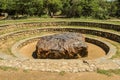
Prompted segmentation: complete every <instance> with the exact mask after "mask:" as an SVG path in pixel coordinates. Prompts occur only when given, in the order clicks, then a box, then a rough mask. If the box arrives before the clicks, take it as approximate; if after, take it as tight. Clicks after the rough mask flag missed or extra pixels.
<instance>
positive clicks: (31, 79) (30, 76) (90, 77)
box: [0, 70, 120, 80]
mask: <svg viewBox="0 0 120 80" xmlns="http://www.w3.org/2000/svg"><path fill="white" fill-rule="evenodd" d="M0 80H120V76H118V75H113V76H106V75H103V74H98V73H96V72H81V73H51V72H39V71H21V70H20V71H2V70H0Z"/></svg>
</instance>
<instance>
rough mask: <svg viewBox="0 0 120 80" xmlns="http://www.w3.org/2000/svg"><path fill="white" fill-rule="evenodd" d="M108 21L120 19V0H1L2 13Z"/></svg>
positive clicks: (0, 8)
mask: <svg viewBox="0 0 120 80" xmlns="http://www.w3.org/2000/svg"><path fill="white" fill-rule="evenodd" d="M57 12H60V14H59V15H64V16H66V17H77V18H79V17H93V18H98V19H107V18H109V17H120V0H0V13H8V14H9V15H27V16H42V15H48V16H51V17H53V16H54V15H55V14H56V13H57Z"/></svg>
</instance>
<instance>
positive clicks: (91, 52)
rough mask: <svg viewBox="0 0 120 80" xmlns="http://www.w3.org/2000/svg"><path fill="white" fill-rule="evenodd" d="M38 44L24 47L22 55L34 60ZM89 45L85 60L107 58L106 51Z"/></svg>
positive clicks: (21, 51) (21, 50)
mask: <svg viewBox="0 0 120 80" xmlns="http://www.w3.org/2000/svg"><path fill="white" fill-rule="evenodd" d="M36 44H37V42H34V43H30V44H28V45H26V46H24V47H23V48H21V49H20V53H21V54H23V55H25V56H27V57H28V58H33V57H32V53H33V52H34V51H35V46H36ZM87 45H88V57H86V58H85V59H96V58H99V57H102V56H105V52H104V50H102V49H101V48H100V47H98V46H96V45H94V44H91V43H87Z"/></svg>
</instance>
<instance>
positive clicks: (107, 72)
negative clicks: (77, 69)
mask: <svg viewBox="0 0 120 80" xmlns="http://www.w3.org/2000/svg"><path fill="white" fill-rule="evenodd" d="M97 73H100V74H104V75H107V76H112V75H113V74H116V75H120V69H115V70H101V69H98V70H97Z"/></svg>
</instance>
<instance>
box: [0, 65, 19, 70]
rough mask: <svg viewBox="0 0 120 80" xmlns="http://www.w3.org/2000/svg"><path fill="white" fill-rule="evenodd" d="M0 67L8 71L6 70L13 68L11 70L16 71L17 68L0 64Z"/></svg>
mask: <svg viewBox="0 0 120 80" xmlns="http://www.w3.org/2000/svg"><path fill="white" fill-rule="evenodd" d="M0 69H1V70H3V71H8V70H13V71H17V70H18V69H17V68H14V67H7V66H0Z"/></svg>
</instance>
